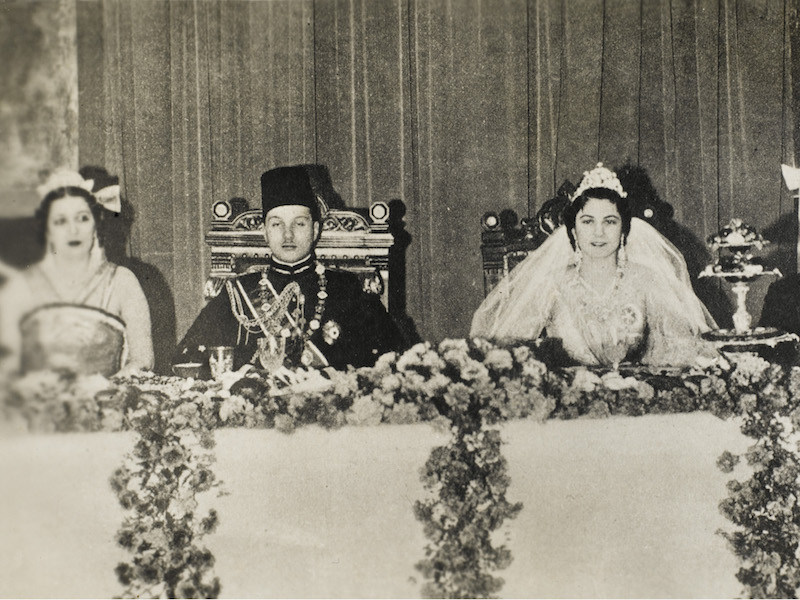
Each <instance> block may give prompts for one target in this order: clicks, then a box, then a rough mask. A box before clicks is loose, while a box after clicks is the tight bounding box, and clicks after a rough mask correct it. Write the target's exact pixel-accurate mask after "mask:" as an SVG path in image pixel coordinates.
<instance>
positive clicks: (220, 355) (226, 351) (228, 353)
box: [208, 346, 233, 379]
mask: <svg viewBox="0 0 800 600" xmlns="http://www.w3.org/2000/svg"><path fill="white" fill-rule="evenodd" d="M208 366H209V367H210V368H211V376H212V377H213V378H214V379H219V378H220V377H222V375H223V374H225V373H230V372H231V371H233V346H214V347H213V348H209V349H208Z"/></svg>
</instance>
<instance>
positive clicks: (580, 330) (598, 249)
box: [470, 163, 716, 368]
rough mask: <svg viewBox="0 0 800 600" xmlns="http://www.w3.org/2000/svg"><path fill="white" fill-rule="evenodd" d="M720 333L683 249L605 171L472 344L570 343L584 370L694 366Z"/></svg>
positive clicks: (486, 310) (495, 293)
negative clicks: (634, 212) (706, 335)
mask: <svg viewBox="0 0 800 600" xmlns="http://www.w3.org/2000/svg"><path fill="white" fill-rule="evenodd" d="M713 328H716V324H715V323H714V320H713V319H712V317H711V315H710V314H709V312H708V310H707V309H706V307H705V306H704V305H703V303H702V302H701V301H700V300H699V299H698V298H697V296H695V294H694V291H693V290H692V286H691V282H690V280H689V275H688V272H687V270H686V263H685V261H684V259H683V257H682V256H681V254H680V252H679V251H678V249H677V248H675V247H674V246H673V245H672V244H671V243H670V242H669V241H668V240H667V239H666V238H664V237H663V236H662V235H661V234H660V233H658V231H656V230H655V229H654V228H653V227H651V226H650V225H649V224H647V223H645V222H644V221H642V220H640V219H638V218H632V217H631V207H630V204H629V202H628V200H627V194H626V193H625V191H624V190H623V189H622V185H621V184H620V181H619V179H618V178H617V176H616V174H615V173H614V172H612V171H610V170H609V169H606V168H605V167H603V166H602V163H601V164H598V165H597V167H596V168H595V169H593V170H592V171H589V172H587V173H585V174H584V178H583V181H581V184H580V185H579V186H578V189H577V190H576V191H575V193H574V194H573V196H572V197H571V202H570V204H569V205H568V206H567V207H566V208H565V209H564V225H562V226H561V227H559V228H558V229H556V230H555V231H554V232H553V233H552V234H551V235H550V237H549V238H548V239H547V240H546V241H545V242H544V243H543V244H542V245H541V246H540V247H539V248H537V249H536V250H535V251H533V252H532V253H531V254H530V255H529V256H528V257H527V258H526V259H525V260H523V261H522V262H521V263H520V264H519V265H517V267H516V268H515V269H514V270H513V271H512V272H511V273H510V274H509V275H508V276H507V277H506V278H504V279H503V280H502V281H500V283H498V285H497V287H495V288H494V289H493V290H492V291H491V292H490V293H489V295H488V296H487V297H486V299H485V300H484V301H483V303H482V304H481V306H480V307H479V308H478V310H477V311H476V313H475V315H474V317H473V320H472V328H471V331H470V335H471V336H473V337H485V338H490V339H503V338H506V339H508V338H516V339H520V338H525V339H536V338H539V337H542V336H548V337H555V338H560V339H561V341H562V344H563V347H564V350H565V351H566V352H567V354H569V356H570V357H571V358H572V359H573V360H575V361H576V362H578V363H580V364H584V365H590V366H591V365H601V366H613V367H615V368H616V367H617V366H618V365H619V363H621V362H623V361H635V362H642V363H645V364H651V365H659V366H685V365H689V364H692V363H693V362H694V361H695V359H696V357H697V356H698V355H706V356H713V355H714V354H715V350H714V348H713V346H712V345H711V344H709V343H707V342H705V341H703V340H701V339H700V338H699V337H698V336H699V334H700V333H702V332H704V331H708V330H709V329H713Z"/></svg>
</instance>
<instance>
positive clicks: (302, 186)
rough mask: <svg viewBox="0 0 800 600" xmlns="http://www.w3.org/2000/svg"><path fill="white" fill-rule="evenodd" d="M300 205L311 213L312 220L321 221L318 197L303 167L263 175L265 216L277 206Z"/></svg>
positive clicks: (262, 193)
mask: <svg viewBox="0 0 800 600" xmlns="http://www.w3.org/2000/svg"><path fill="white" fill-rule="evenodd" d="M289 204H299V205H300V206H306V207H308V209H309V210H310V211H311V218H312V219H313V220H315V221H319V220H320V207H319V201H318V200H317V195H316V194H315V193H314V189H313V188H312V187H311V180H310V179H309V176H308V171H306V168H305V167H304V166H302V165H295V166H292V167H278V168H277V169H270V170H269V171H265V172H264V173H263V174H262V175H261V207H262V210H263V216H264V217H266V216H267V213H268V212H269V211H271V210H272V209H273V208H275V207H276V206H286V205H289Z"/></svg>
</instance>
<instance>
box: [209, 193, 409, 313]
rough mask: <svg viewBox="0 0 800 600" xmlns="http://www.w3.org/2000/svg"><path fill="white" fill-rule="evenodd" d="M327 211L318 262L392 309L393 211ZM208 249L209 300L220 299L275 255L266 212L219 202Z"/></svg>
mask: <svg viewBox="0 0 800 600" xmlns="http://www.w3.org/2000/svg"><path fill="white" fill-rule="evenodd" d="M318 198H319V200H320V203H321V204H322V205H323V214H324V217H323V222H322V233H321V234H320V239H319V242H318V243H317V247H316V254H317V258H318V259H319V260H320V262H322V263H323V264H324V265H325V266H327V267H330V268H334V269H344V270H347V271H352V272H354V273H356V274H357V275H358V276H359V277H360V278H361V281H362V284H363V286H364V290H365V291H367V292H370V293H373V294H378V295H379V296H380V297H381V300H382V301H383V303H384V306H387V308H388V298H389V285H390V283H389V250H390V249H391V247H392V245H393V244H394V236H393V235H392V234H391V233H390V232H389V206H388V205H387V204H386V203H385V202H374V203H373V204H372V206H370V208H369V210H368V211H367V210H364V209H346V210H345V209H330V210H329V209H327V206H325V202H324V201H323V200H322V198H321V196H318ZM212 215H213V220H212V222H211V230H210V231H209V232H208V233H207V234H206V238H205V239H206V244H208V245H209V247H210V248H211V273H210V276H209V278H208V280H207V281H206V286H205V290H204V293H205V296H206V298H211V297H214V296H216V295H217V294H219V292H220V290H221V289H222V287H223V284H224V282H225V280H226V279H228V278H230V277H235V276H236V275H240V274H242V273H246V272H248V271H252V270H257V269H259V268H260V266H261V265H263V264H264V262H265V260H266V259H267V257H268V256H269V254H270V251H269V247H268V246H267V242H266V240H265V239H264V232H263V226H264V224H263V220H262V215H261V209H260V208H250V207H249V206H248V204H247V201H246V200H245V199H244V198H234V199H232V200H223V201H220V202H216V203H215V204H214V206H213V207H212Z"/></svg>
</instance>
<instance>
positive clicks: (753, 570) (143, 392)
mask: <svg viewBox="0 0 800 600" xmlns="http://www.w3.org/2000/svg"><path fill="white" fill-rule="evenodd" d="M0 392H1V391H0ZM4 392H5V393H4V394H3V398H2V400H3V402H2V412H3V413H4V415H5V417H6V420H9V419H11V420H16V422H18V423H20V425H21V426H26V427H28V428H29V429H32V430H35V431H96V430H108V431H117V430H135V431H137V432H138V433H139V435H140V439H139V441H138V442H137V444H136V448H135V450H134V452H133V454H132V455H130V456H129V457H128V458H127V463H126V465H125V466H123V467H122V468H121V469H120V470H118V471H117V472H116V473H115V475H114V477H113V478H112V485H113V486H114V489H115V491H116V492H117V494H118V497H119V499H120V502H121V503H122V504H123V507H125V508H126V509H128V510H129V511H131V514H130V515H129V517H127V518H126V521H125V523H124V524H123V527H122V529H121V530H120V532H119V535H118V541H119V543H120V544H122V545H123V546H124V547H126V548H128V549H130V550H131V551H132V552H133V554H134V557H133V559H132V560H131V561H130V562H129V563H123V564H122V565H120V567H118V576H119V578H120V581H121V582H122V583H123V585H125V586H127V587H126V590H125V595H148V594H153V595H182V596H187V595H201V596H215V595H216V594H217V593H218V592H219V582H218V581H217V580H216V579H214V578H212V577H211V570H212V567H213V556H211V555H210V553H209V552H208V551H207V550H205V549H203V548H202V547H201V546H199V543H200V541H201V540H202V537H203V536H204V535H207V534H208V533H210V532H211V531H213V529H214V526H215V524H216V520H217V517H216V514H215V513H213V512H212V513H210V514H209V515H207V516H204V517H198V516H197V515H195V514H194V507H195V506H196V504H195V502H194V496H195V495H196V494H198V493H203V492H207V491H209V490H210V489H212V488H213V487H215V486H217V485H219V482H218V481H217V479H216V477H215V476H214V474H213V472H212V470H211V468H210V467H211V462H212V460H213V455H212V454H211V450H212V448H213V436H212V434H211V433H210V432H211V430H213V429H214V428H216V427H237V426H238V427H257V428H276V429H278V430H280V431H284V432H291V431H293V430H294V429H296V428H298V427H302V426H303V425H306V424H312V423H314V424H319V425H322V426H324V427H327V428H337V427H341V426H345V425H375V424H379V423H415V422H421V421H427V422H431V423H433V424H434V425H435V426H437V427H441V428H444V429H445V430H447V431H449V432H450V433H451V441H450V443H449V444H448V445H447V446H444V447H440V448H435V449H434V450H433V452H432V453H431V456H430V458H429V460H428V461H427V463H426V465H425V467H424V468H423V470H422V472H421V477H422V480H423V483H424V486H425V489H426V490H427V493H428V497H427V498H426V499H424V500H421V501H419V502H417V503H416V505H415V512H416V515H417V518H418V519H419V520H420V521H421V522H422V523H423V526H424V530H425V534H426V536H427V537H428V540H429V543H428V546H427V547H426V556H425V559H423V560H422V561H420V562H419V563H418V565H417V568H418V569H419V570H420V571H421V572H422V573H423V575H424V576H425V577H426V579H427V583H426V584H425V588H424V590H423V591H424V593H425V594H426V595H437V596H469V597H486V596H489V595H491V594H494V593H497V591H498V590H499V589H500V587H501V586H502V580H501V579H499V578H496V577H494V576H493V574H492V573H493V572H494V571H496V570H501V569H502V568H504V567H505V566H507V565H508V564H509V563H510V561H511V556H510V554H509V553H508V550H507V549H506V548H505V547H503V546H500V547H494V546H493V545H492V544H491V537H490V534H491V533H492V532H493V531H495V530H496V529H497V528H499V527H501V526H502V524H503V522H504V521H505V520H506V519H511V518H514V517H515V516H516V515H517V514H518V512H519V510H520V509H521V505H520V504H518V503H512V502H509V501H508V500H507V499H506V497H505V492H506V489H507V485H508V477H507V473H506V466H505V460H504V459H503V457H502V455H501V453H500V448H501V444H502V440H501V437H500V433H499V431H498V429H497V426H498V425H499V424H501V423H502V422H503V421H506V420H509V419H519V418H527V419H534V420H538V421H544V420H546V419H549V418H558V419H569V418H580V417H589V418H593V417H604V416H608V415H612V414H615V415H631V416H635V415H641V414H647V413H649V414H652V413H667V412H670V413H672V412H689V411H695V410H707V411H712V412H714V413H715V414H717V415H718V416H720V417H722V418H727V417H730V416H734V415H741V417H742V418H743V424H742V431H743V432H744V433H745V434H746V435H748V436H750V437H753V438H754V439H755V443H754V445H753V446H751V448H750V449H749V450H748V451H747V452H746V453H745V454H744V455H743V456H738V455H734V454H732V453H730V452H728V453H725V454H724V455H723V456H722V457H720V460H719V463H718V464H719V466H720V468H721V469H723V470H724V471H726V472H730V471H732V470H733V469H734V468H735V467H736V465H737V463H739V462H741V459H742V458H744V459H746V462H747V463H748V464H749V465H750V467H751V468H752V469H753V473H752V476H751V477H750V479H748V480H746V481H744V482H739V481H731V482H730V484H729V486H728V488H729V497H728V498H726V499H725V500H723V501H722V503H721V504H720V509H721V511H722V512H723V514H724V515H725V516H726V517H727V518H729V519H730V520H731V521H732V523H733V524H734V525H736V526H737V529H736V530H735V531H733V532H720V533H721V534H722V535H724V536H725V537H726V539H727V540H728V541H729V542H730V544H731V546H732V548H733V550H734V552H735V553H736V554H737V556H738V557H739V558H740V561H741V563H742V567H741V569H740V570H739V573H738V575H737V576H738V578H739V580H740V581H741V582H742V584H743V585H744V586H745V592H744V593H745V595H747V596H750V597H765V596H766V597H770V596H780V597H788V596H794V595H796V590H797V589H798V588H799V587H800V563H799V562H798V558H797V554H798V548H800V516H798V515H800V505H798V502H797V497H796V486H797V481H798V477H799V476H800V446H798V444H797V441H796V437H795V434H796V432H798V431H800V408H797V407H798V401H800V368H796V367H794V368H793V367H785V366H781V365H777V364H772V363H768V362H766V361H764V360H762V359H760V358H758V357H755V356H754V355H748V354H737V355H731V357H730V360H726V359H724V358H723V359H719V360H717V361H714V362H712V363H709V364H708V365H705V367H704V368H702V369H701V368H697V369H688V370H683V371H661V372H655V373H651V372H648V371H646V370H635V369H631V370H630V371H629V372H626V371H625V370H624V369H621V371H620V372H614V371H608V370H597V369H587V368H582V367H565V366H564V365H563V364H561V363H560V362H559V359H558V353H557V352H554V351H553V349H552V348H549V347H548V346H547V345H542V344H535V343H529V344H521V345H514V346H509V347H503V346H498V345H495V344H491V343H489V342H486V341H483V340H469V341H467V340H445V341H443V342H441V343H440V344H439V345H438V346H436V347H434V346H432V345H431V344H429V343H421V344H417V345H416V346H414V347H412V348H411V349H409V350H408V351H406V352H405V353H403V354H401V355H399V354H397V353H389V354H386V355H384V356H382V357H380V358H379V359H378V361H377V363H376V364H375V366H374V367H369V368H360V369H350V370H348V371H346V372H338V371H327V372H325V373H323V372H319V371H315V370H303V369H300V370H298V371H295V372H293V373H292V374H291V377H285V376H278V377H267V376H265V375H264V374H263V373H259V372H256V371H251V372H247V373H244V374H242V373H237V374H232V375H231V376H230V377H227V378H225V379H224V380H223V381H211V382H206V381H199V380H198V381H195V380H192V379H187V380H184V379H177V378H171V377H158V376H154V375H152V374H141V375H139V376H132V377H129V378H126V379H112V380H111V381H109V380H106V379H104V378H102V377H74V376H71V375H66V374H60V373H39V374H32V375H30V376H27V377H25V378H22V379H19V380H16V381H14V382H10V383H8V384H7V387H6V389H5V390H4ZM167 515H169V517H168V516H167ZM467 549H469V551H468V552H467V551H466V550H467ZM467 556H468V557H469V560H467V559H466V558H465V557H467Z"/></svg>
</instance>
